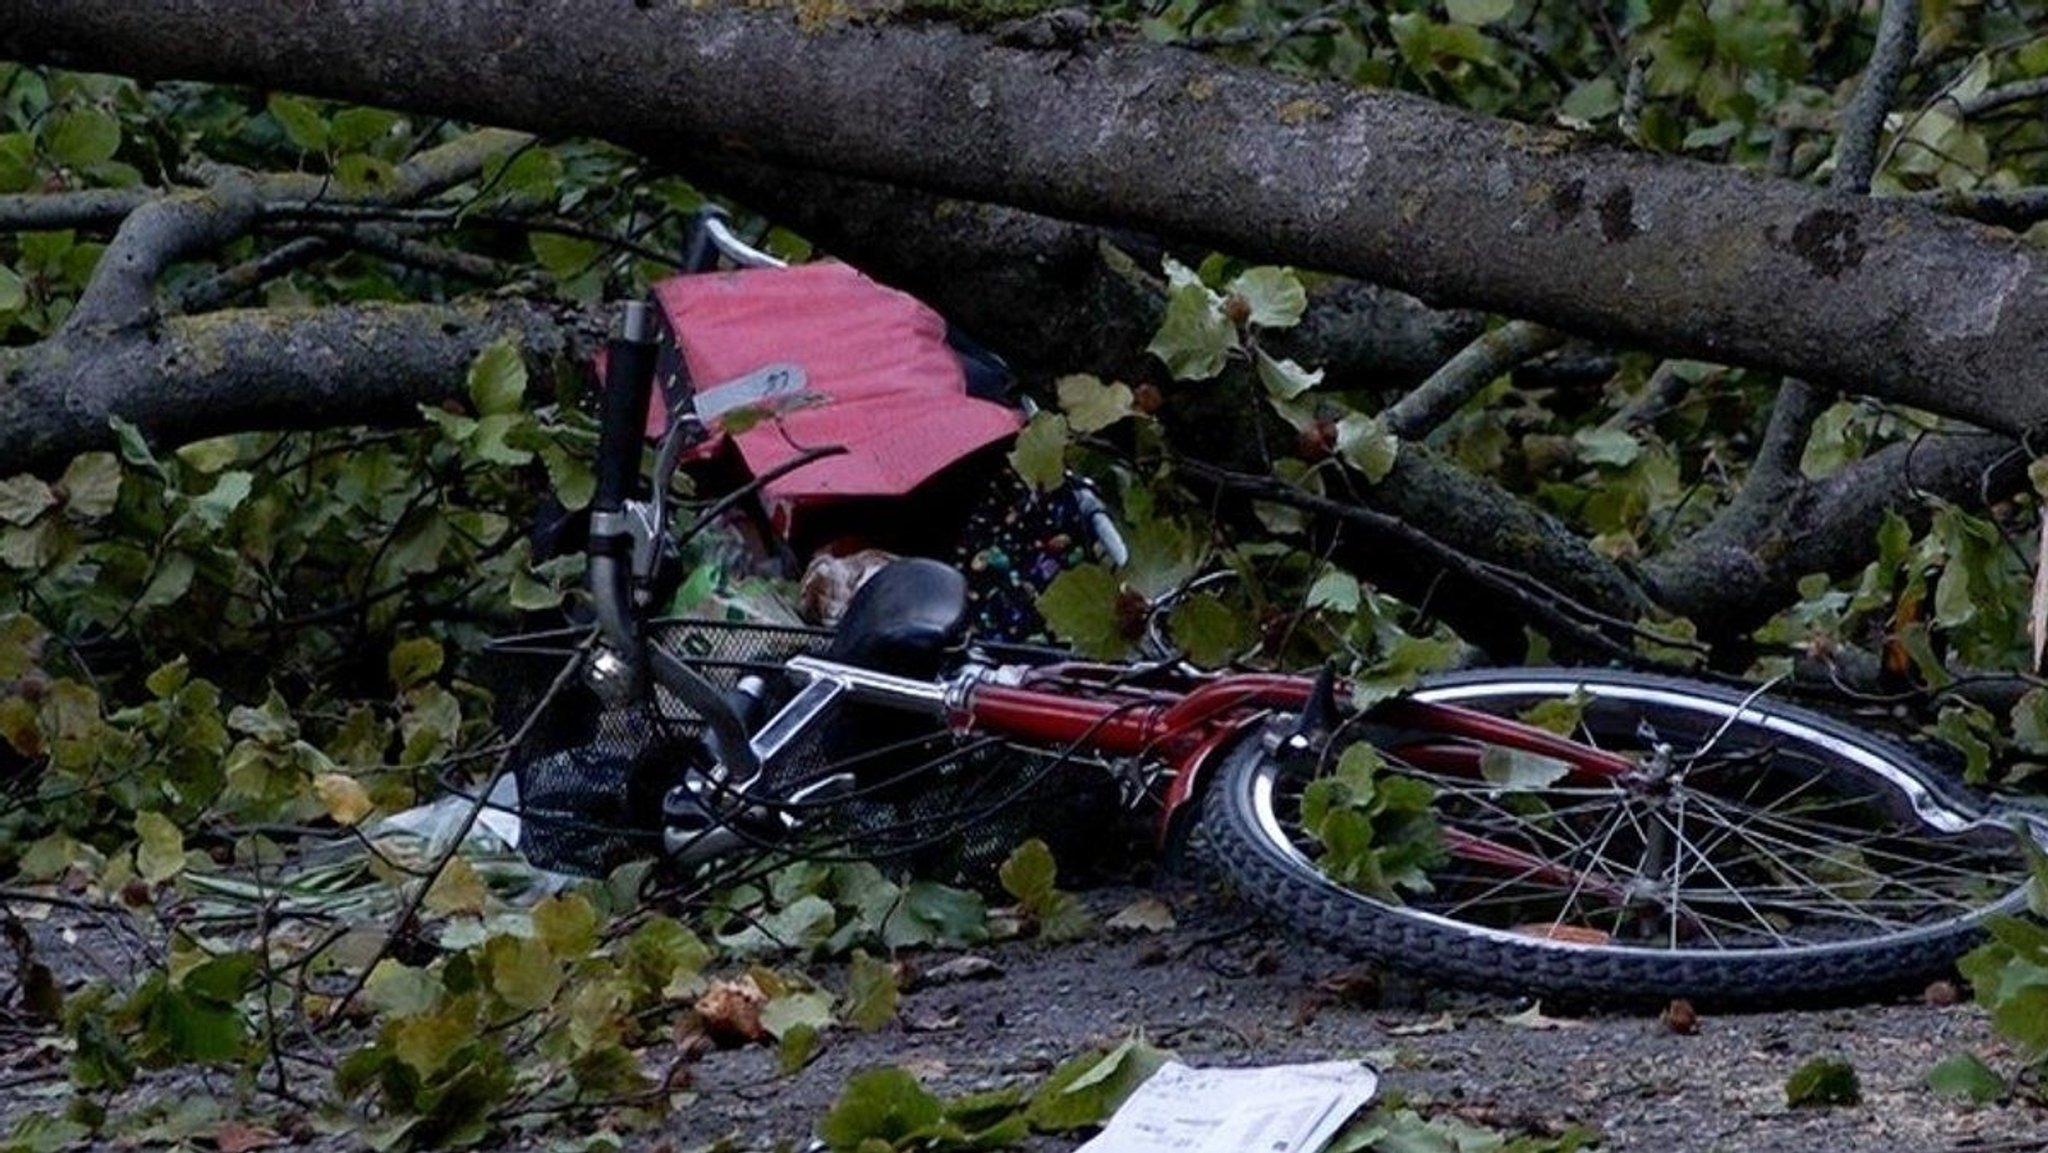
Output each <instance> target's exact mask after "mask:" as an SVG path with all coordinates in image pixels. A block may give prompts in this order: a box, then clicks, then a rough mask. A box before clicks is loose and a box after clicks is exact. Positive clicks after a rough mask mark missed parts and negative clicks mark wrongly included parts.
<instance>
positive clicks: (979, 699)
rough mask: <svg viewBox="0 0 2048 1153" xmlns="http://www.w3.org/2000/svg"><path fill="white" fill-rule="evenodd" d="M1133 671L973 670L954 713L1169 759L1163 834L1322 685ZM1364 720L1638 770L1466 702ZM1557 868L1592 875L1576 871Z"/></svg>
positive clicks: (1465, 846)
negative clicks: (1266, 722) (1224, 758)
mask: <svg viewBox="0 0 2048 1153" xmlns="http://www.w3.org/2000/svg"><path fill="white" fill-rule="evenodd" d="M1127 671H1128V670H1124V669H1120V668H1117V667H1115V666H1105V665H1072V664H1069V665H1055V666H1050V667H1047V668H1043V669H1036V670H1032V671H1031V672H1029V673H1026V674H1025V675H1024V676H1023V678H1022V679H1021V683H1019V684H1015V685H1010V684H1003V683H999V682H996V681H992V680H988V679H972V680H969V681H968V682H966V687H965V690H964V692H960V693H957V694H953V698H954V700H953V704H952V706H951V708H950V710H949V716H950V719H951V721H952V723H953V725H954V727H955V728H956V729H959V730H962V731H971V732H983V733H991V734H995V735H1000V736H1004V737H1009V738H1014V739H1016V740H1018V741H1020V742H1021V743H1025V744H1031V745H1036V746H1041V747H1064V748H1072V749H1077V750H1086V751H1089V752H1096V753H1103V754H1108V755H1111V756H1147V757H1151V758H1153V759H1155V760H1158V761H1159V762H1161V763H1163V764H1165V765H1167V766H1168V767H1169V769H1170V770H1171V773H1172V776H1171V780H1170V783H1169V784H1168V786H1167V790H1166V793H1165V795H1164V796H1163V797H1162V798H1161V799H1162V805H1163V812H1162V814H1161V817H1160V825H1159V837H1160V840H1161V841H1162V843H1165V842H1170V841H1172V840H1173V839H1175V838H1176V837H1177V836H1178V835H1179V834H1180V832H1181V831H1182V830H1183V829H1184V828H1185V826H1186V824H1187V820H1186V819H1185V817H1184V816H1183V814H1184V813H1185V811H1186V808H1187V803H1188V802H1189V801H1190V800H1192V799H1193V798H1195V797H1196V796H1198V795H1200V792H1201V787H1202V785H1203V782H1204V778H1205V776H1206V774H1207V773H1208V771H1209V769H1210V767H1211V765H1212V764H1213V763H1214V761H1215V759H1216V757H1217V756H1218V755H1219V754H1220V753H1222V752H1223V751H1225V750H1227V749H1228V748H1230V747H1231V746H1232V745H1234V744H1235V743H1236V742H1237V741H1238V740H1240V739H1249V738H1250V734H1249V730H1250V729H1251V728H1252V726H1254V725H1255V724H1257V723H1258V722H1259V721H1260V720H1262V719H1263V718H1265V717H1266V716H1268V715H1269V714H1271V713H1272V712H1274V711H1298V710H1300V709H1302V708H1304V707H1306V706H1307V704H1308V702H1309V701H1310V699H1311V696H1312V694H1313V693H1314V692H1315V687H1316V682H1315V680H1314V679H1312V678H1309V677H1301V676H1286V675H1280V674H1273V673H1236V674H1227V675H1224V676H1220V677H1216V678H1214V679H1211V680H1205V681H1202V682H1201V683H1199V684H1197V685H1196V686H1195V687H1194V688H1193V689H1191V690H1188V691H1185V692H1182V691H1175V690H1148V689H1143V688H1130V687H1123V686H1119V685H1117V684H1116V682H1115V680H1114V678H1115V677H1116V676H1118V675H1120V674H1123V673H1125V672H1127ZM1364 719H1366V720H1368V721H1370V722H1371V723H1373V724H1375V725H1379V726H1384V727H1387V728H1390V729H1395V730H1404V731H1407V732H1411V733H1413V734H1416V736H1417V738H1418V739H1416V740H1414V741H1403V742H1401V743H1400V744H1399V745H1398V747H1397V748H1396V749H1392V750H1389V751H1392V752H1397V753H1398V755H1399V756H1400V757H1401V758H1402V759H1403V760H1405V761H1407V762H1408V763H1411V764H1414V765H1416V766H1417V767H1422V768H1429V769H1433V770H1438V771H1444V772H1461V773H1468V774H1470V775H1471V776H1473V777H1474V778H1477V777H1479V776H1480V775H1481V774H1480V767H1481V762H1482V759H1483V757H1484V756H1485V752H1486V750H1487V749H1488V748H1489V747H1491V748H1503V749H1508V750H1512V751H1516V752H1523V753H1529V754H1534V755H1536V756H1541V757H1547V758H1551V759H1554V760H1557V761H1560V762H1563V763H1564V764H1565V765H1566V766H1568V768H1567V773H1568V775H1569V776H1572V777H1575V778H1580V779H1584V780H1587V781H1599V780H1610V781H1611V780H1614V779H1617V778H1619V777H1621V776H1624V775H1626V774H1630V773H1635V772H1638V771H1640V766H1638V765H1637V764H1636V763H1635V762H1634V761H1631V760H1629V759H1628V758H1626V757H1622V756H1618V755H1616V754H1613V753H1609V752H1604V751H1602V750H1600V749H1596V748H1592V747H1590V746H1588V745H1584V744H1580V743H1579V742H1576V741H1572V740H1569V739H1567V738H1565V737H1562V736H1559V735H1557V734H1556V733H1553V732H1550V731H1548V730H1546V729H1541V728H1537V727H1536V726H1534V725H1529V724H1525V723H1523V722H1521V721H1517V720H1513V719H1511V718H1507V717H1500V716H1495V715H1493V714H1491V713H1483V712H1478V711H1476V710H1473V709H1467V708H1462V707H1460V706H1457V705H1451V704H1442V703H1437V702H1432V701H1425V700H1417V699H1414V698H1410V697H1394V698H1390V699H1388V700H1385V701H1382V702H1380V703H1379V704H1377V705H1375V706H1373V707H1372V709H1370V710H1369V711H1368V712H1367V714H1365V718H1364ZM1445 844H1446V847H1447V848H1448V849H1449V850H1450V851H1451V852H1453V853H1455V854H1457V855H1459V856H1462V857H1466V858H1467V859H1470V860H1475V861H1480V862H1484V863H1487V864H1491V865H1496V866H1499V867H1502V868H1507V869H1516V870H1522V871H1524V872H1526V873H1528V874H1530V875H1533V876H1543V875H1546V874H1550V873H1560V874H1563V873H1564V872H1565V871H1563V870H1560V869H1559V868H1558V866H1556V865H1554V864H1552V863H1550V862H1548V861H1545V860H1543V859H1541V858H1539V857H1535V856H1532V855H1530V854H1528V853H1526V852H1523V851H1522V850H1519V849H1515V848H1512V847H1510V846H1506V845H1501V844H1497V843H1494V842H1491V841H1487V840H1484V839H1482V838H1479V837H1475V836H1472V835H1470V834H1466V833H1461V832H1459V831H1458V830H1455V829H1449V830H1445ZM1556 879H1559V880H1563V881H1568V882H1580V883H1583V881H1584V879H1583V878H1580V877H1579V876H1578V875H1577V874H1569V875H1561V876H1559V877H1557V878H1556Z"/></svg>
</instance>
